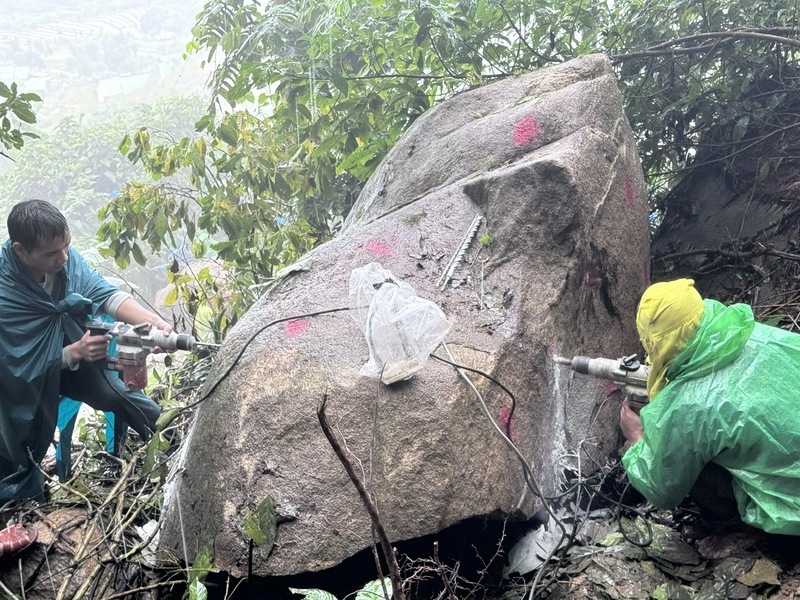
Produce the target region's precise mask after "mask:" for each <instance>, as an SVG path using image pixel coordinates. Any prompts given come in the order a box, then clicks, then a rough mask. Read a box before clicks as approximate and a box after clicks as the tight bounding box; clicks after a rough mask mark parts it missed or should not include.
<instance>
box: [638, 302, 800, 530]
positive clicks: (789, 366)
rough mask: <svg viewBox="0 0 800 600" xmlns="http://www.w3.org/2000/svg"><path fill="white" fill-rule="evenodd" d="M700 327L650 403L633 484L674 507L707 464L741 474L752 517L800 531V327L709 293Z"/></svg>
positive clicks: (743, 503) (740, 501) (736, 486)
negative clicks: (789, 327) (787, 326)
mask: <svg viewBox="0 0 800 600" xmlns="http://www.w3.org/2000/svg"><path fill="white" fill-rule="evenodd" d="M703 302H704V304H705V310H704V313H703V317H702V320H701V321H700V324H699V326H698V327H697V330H696V331H695V332H694V334H693V335H692V337H691V338H690V339H689V341H688V342H687V343H686V346H685V347H684V349H683V350H682V351H681V352H680V354H678V356H677V357H676V358H675V359H674V360H673V361H672V363H671V364H670V366H669V368H668V369H667V373H666V377H667V381H668V383H667V385H666V386H665V387H664V388H663V389H662V390H661V391H660V392H659V393H658V394H656V396H655V397H654V398H653V399H652V400H651V402H650V403H649V404H648V405H647V406H645V407H644V408H642V410H641V418H642V428H643V430H644V437H643V438H642V439H641V440H639V441H638V442H636V443H635V444H634V445H633V446H632V447H631V449H630V450H629V451H628V452H627V453H626V454H625V456H624V457H623V459H622V461H623V464H624V465H625V469H626V470H627V473H628V477H629V478H630V481H631V483H632V484H633V486H634V487H635V488H636V489H637V490H639V491H640V492H641V493H642V494H644V496H645V497H646V498H647V499H648V501H650V502H651V503H652V504H654V505H655V506H657V507H660V508H673V507H675V506H677V505H678V504H680V503H681V501H682V500H683V499H684V498H685V497H686V496H687V495H688V494H689V491H690V490H691V489H692V487H693V485H694V483H695V481H696V480H697V477H698V476H699V475H700V471H702V469H703V467H704V466H705V465H706V464H707V463H709V462H713V463H716V464H718V465H720V466H722V467H724V468H725V469H727V470H728V471H729V472H730V473H731V475H732V476H733V491H734V495H735V497H736V502H737V505H738V508H739V513H740V515H741V517H742V520H743V521H744V522H745V523H748V524H750V525H753V526H755V527H758V528H760V529H763V530H764V531H767V532H770V533H783V534H789V535H800V335H797V334H794V333H790V332H788V331H785V330H783V329H779V328H776V327H769V326H767V325H762V324H760V323H756V322H755V321H754V319H753V312H752V310H751V309H750V307H749V306H747V305H745V304H735V305H733V306H729V307H725V306H723V305H722V304H720V303H719V302H717V301H715V300H708V299H706V300H704V301H703Z"/></svg>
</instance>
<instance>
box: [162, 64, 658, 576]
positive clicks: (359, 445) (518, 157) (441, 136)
mask: <svg viewBox="0 0 800 600" xmlns="http://www.w3.org/2000/svg"><path fill="white" fill-rule="evenodd" d="M477 215H480V216H481V217H482V219H483V220H482V222H481V226H480V229H479V231H478V232H477V234H476V236H475V238H474V240H473V241H472V243H471V244H470V246H469V248H468V250H467V251H466V253H465V255H464V257H463V261H461V262H460V263H459V264H458V266H457V268H455V269H454V270H453V272H452V277H451V278H449V279H448V281H447V284H446V286H445V287H444V289H443V290H442V289H440V288H439V287H437V281H439V280H440V277H441V276H442V274H443V272H444V271H445V268H446V266H447V264H448V262H449V261H450V258H451V257H452V256H453V254H454V253H455V252H456V250H457V249H458V247H459V245H460V244H462V242H463V240H464V238H465V234H466V233H467V230H468V229H469V227H470V224H471V223H472V222H473V220H474V219H475V217H476V216H477ZM648 257H649V242H648V219H647V206H646V202H645V198H644V186H643V177H642V172H641V167H640V164H639V160H638V155H637V152H636V148H635V144H634V140H633V137H632V134H631V131H630V126H629V124H628V122H627V120H626V118H625V115H624V113H623V109H622V103H621V99H620V94H619V90H618V88H617V85H616V81H615V78H614V76H613V74H612V72H611V68H610V63H609V61H608V60H607V58H605V57H603V56H590V57H586V58H582V59H579V60H575V61H572V62H569V63H565V64H562V65H559V66H555V67H552V68H548V69H544V70H541V71H538V72H534V73H531V74H528V75H525V76H523V77H519V78H515V79H509V80H505V81H502V82H499V83H496V84H493V85H489V86H485V87H482V88H479V89H476V90H474V91H470V92H466V93H463V94H461V95H459V96H457V97H455V98H452V99H450V100H448V101H446V102H444V103H442V104H441V105H439V106H437V107H436V108H434V109H432V110H431V111H429V112H428V113H426V114H425V115H423V116H422V117H421V118H420V119H419V120H418V121H417V122H416V123H414V125H413V126H412V127H411V128H410V130H409V131H408V132H407V133H406V135H405V136H404V137H403V138H402V140H401V141H400V142H399V143H398V144H397V146H396V147H395V148H394V149H393V150H392V151H391V152H390V154H389V155H388V156H387V158H386V159H385V161H384V162H383V164H382V165H381V166H380V167H379V169H378V170H377V171H376V173H375V175H374V176H373V178H372V179H371V180H370V182H369V183H368V184H367V186H366V187H365V189H364V191H363V193H362V195H361V197H360V198H359V201H358V202H357V204H356V206H355V207H354V209H353V211H352V214H351V216H350V218H349V220H348V221H347V223H346V224H345V228H344V231H343V233H342V234H341V235H340V236H339V237H338V238H336V239H335V240H333V241H331V242H329V243H327V244H325V245H323V246H320V247H319V248H317V249H316V250H315V251H313V252H311V253H310V254H309V255H308V256H307V257H306V259H305V261H304V264H305V265H306V266H307V269H306V270H298V271H295V272H293V273H291V274H290V275H288V276H287V277H286V278H285V279H283V280H282V281H281V282H280V283H279V284H277V285H276V286H275V287H274V288H273V289H272V290H271V291H270V292H269V294H268V295H266V296H265V297H264V298H262V299H261V300H260V301H259V302H258V303H257V304H256V305H254V306H253V308H252V309H251V310H250V311H249V312H248V314H247V315H246V317H245V318H244V319H243V320H242V321H241V322H240V323H239V324H238V325H237V327H236V328H235V329H234V331H232V332H231V334H230V335H229V337H228V339H227V340H226V343H225V345H224V346H223V348H222V350H221V352H220V354H219V357H218V360H217V364H216V366H215V369H214V371H213V372H212V374H211V375H210V376H209V380H208V382H207V389H212V388H213V393H211V394H210V397H209V398H208V399H207V400H205V401H204V403H203V404H202V405H201V407H200V409H199V411H198V414H197V418H196V421H195V423H194V425H193V429H192V431H191V434H190V438H189V439H188V440H187V442H186V444H185V445H184V452H183V454H182V455H181V456H180V457H179V459H178V460H179V464H178V465H177V467H178V468H176V470H175V473H176V474H175V475H174V476H173V479H172V482H171V487H170V491H169V493H168V497H167V499H166V502H165V511H164V518H163V531H162V536H161V548H162V551H164V552H168V553H172V554H174V555H177V556H178V557H180V558H184V557H186V558H187V559H188V560H189V561H190V562H191V561H192V560H193V558H194V557H195V556H196V555H197V553H198V552H199V551H200V550H201V549H202V548H204V547H205V546H207V545H209V544H212V545H213V550H214V566H215V567H217V568H219V569H222V570H225V571H228V572H230V573H232V574H233V575H236V576H240V575H242V574H245V573H246V572H247V560H248V559H247V556H248V533H247V532H248V531H252V523H253V521H254V517H257V516H259V515H260V516H261V517H263V518H262V521H264V520H269V515H266V516H265V514H266V512H265V511H264V510H259V506H261V507H262V509H263V507H264V506H265V504H262V502H264V500H265V499H266V498H268V497H271V498H272V499H273V500H274V502H275V504H276V507H277V513H278V518H277V523H278V524H277V529H276V530H275V534H274V543H273V540H272V539H266V541H265V540H264V539H261V540H260V544H257V545H255V546H254V551H253V558H252V560H253V565H252V568H253V573H255V574H256V575H285V574H294V573H301V572H305V571H315V570H322V569H325V568H328V567H332V566H335V565H336V564H338V563H339V562H341V561H342V560H343V559H345V558H347V557H349V556H351V555H353V554H355V553H357V552H359V551H360V550H362V549H364V548H367V547H369V546H370V545H371V543H372V538H371V534H370V522H369V519H368V516H367V513H366V511H365V509H364V507H363V505H362V504H361V501H360V499H359V497H358V495H357V493H356V491H355V488H354V486H353V485H352V483H351V482H350V481H349V479H348V477H347V475H346V474H345V471H344V469H343V467H342V465H341V463H340V462H339V460H338V459H337V457H336V455H335V454H334V452H333V450H332V449H331V447H330V445H329V444H328V442H327V440H326V438H325V436H324V435H323V432H322V430H321V428H320V425H319V422H318V419H317V414H316V411H317V407H318V405H319V404H320V402H321V400H322V398H323V395H327V399H328V418H329V420H330V421H331V422H332V423H333V424H334V426H335V428H336V430H337V435H339V436H340V437H341V438H343V439H344V440H346V447H347V450H348V451H349V453H350V456H351V460H352V461H353V462H355V464H356V465H357V468H359V469H361V474H362V477H363V480H364V481H365V482H366V485H367V486H368V488H369V489H370V490H371V492H372V494H373V495H374V498H375V501H376V503H377V506H378V509H379V510H380V514H381V519H382V522H383V524H384V527H385V529H386V530H387V533H388V535H389V536H390V538H391V539H392V541H400V540H406V539H411V538H414V537H418V536H422V535H427V534H430V533H435V532H437V531H440V530H441V529H443V528H445V527H448V526H450V525H452V524H454V523H457V522H459V521H461V520H463V519H465V518H468V517H472V516H478V515H490V516H497V517H503V516H507V515H510V516H512V517H518V518H528V517H530V516H531V515H532V514H533V513H534V512H535V511H536V510H537V509H538V508H540V506H541V503H540V502H539V501H538V499H537V498H536V497H535V495H534V494H533V493H532V492H531V491H530V490H529V489H528V487H527V486H526V484H525V480H524V477H523V471H522V468H521V466H520V462H519V460H518V458H517V456H516V455H515V454H514V453H513V452H512V451H511V450H510V449H509V447H508V446H507V445H506V443H505V442H504V441H503V439H501V437H500V436H499V435H498V433H497V431H496V429H495V427H494V426H493V424H492V422H490V420H489V419H488V418H487V416H486V415H485V414H484V411H483V409H482V408H481V406H480V404H479V401H478V399H477V396H476V393H475V391H474V390H473V389H471V388H470V387H469V386H468V385H467V384H466V383H465V382H464V381H463V380H462V378H461V377H460V376H459V374H458V373H457V372H456V370H455V369H454V368H453V367H452V366H450V365H449V364H446V363H443V362H440V361H437V360H434V359H429V360H428V361H427V362H426V364H425V366H424V368H422V369H421V370H420V371H418V372H417V373H416V374H415V375H414V376H413V377H412V378H411V379H410V380H408V381H403V382H399V383H396V384H393V385H391V386H387V385H384V384H383V383H381V382H380V381H379V380H377V379H371V378H366V377H360V376H359V369H360V368H361V367H362V365H363V364H364V363H365V362H366V361H367V359H368V350H367V344H366V341H365V337H364V334H363V333H362V331H361V329H360V328H359V326H358V325H357V324H356V322H355V321H354V319H353V318H352V316H351V315H350V314H349V312H348V311H346V310H344V311H340V312H330V313H325V314H319V315H316V316H310V315H313V314H314V313H317V312H318V311H326V310H330V309H336V308H339V307H342V308H346V307H347V306H348V283H349V278H350V274H351V272H352V271H353V269H355V268H357V267H361V266H364V265H365V264H368V263H370V262H379V263H380V264H381V265H383V266H384V267H385V268H387V269H389V270H390V271H391V272H392V273H393V275H394V276H395V278H396V279H398V280H401V281H403V282H406V283H408V284H410V285H411V286H412V287H413V288H414V290H415V291H416V293H417V295H419V296H420V297H422V298H426V299H428V300H431V301H433V302H435V303H436V304H437V305H438V306H439V307H441V308H442V310H443V311H444V313H445V315H446V316H447V318H448V320H450V321H451V322H452V324H453V325H452V328H451V329H450V331H449V333H448V334H447V337H446V340H445V342H446V348H443V347H440V348H439V349H438V350H437V351H436V354H437V355H438V356H441V357H443V358H446V359H448V360H453V361H454V362H456V363H459V364H463V365H466V366H468V367H470V368H473V369H478V370H480V371H483V372H486V373H488V374H491V375H492V377H494V378H495V379H497V380H498V381H499V382H501V383H502V384H503V385H504V386H505V387H506V388H508V389H509V390H510V391H511V392H512V393H513V394H514V397H515V406H513V415H512V417H511V420H510V422H509V421H508V417H509V414H510V413H511V412H512V399H511V398H510V397H509V395H507V394H506V393H505V392H504V391H503V390H502V389H501V388H500V387H499V386H497V385H496V384H494V383H492V382H491V381H489V380H488V379H486V378H484V377H482V376H480V375H478V374H476V373H474V372H469V373H468V376H469V378H470V379H471V380H472V381H473V382H474V385H475V388H476V389H477V391H478V392H479V393H480V395H481V396H482V398H483V401H484V402H485V403H486V406H487V410H488V412H489V413H490V415H491V417H492V420H494V421H495V422H496V423H498V424H499V425H500V426H501V427H502V428H504V429H505V428H506V427H507V426H508V428H509V429H510V432H511V437H512V439H513V441H514V442H515V444H516V446H517V448H518V449H519V452H520V453H521V454H522V455H523V456H524V457H525V458H526V460H527V461H528V462H529V463H530V465H531V467H532V469H533V474H534V477H535V480H536V482H537V484H538V485H539V486H540V488H541V489H542V491H543V492H544V493H545V494H551V493H553V492H555V491H556V490H557V489H558V485H559V482H560V478H561V476H562V473H563V471H564V469H565V468H572V469H577V468H578V467H579V465H580V468H581V469H582V470H583V473H584V474H586V473H587V472H588V471H590V470H592V469H593V468H594V466H595V465H596V464H598V463H599V462H602V461H604V460H606V458H607V457H608V455H609V453H610V452H612V451H613V450H614V449H615V448H616V445H617V442H618V434H617V427H618V420H617V414H618V410H619V405H618V404H617V403H616V402H613V401H607V395H608V390H607V386H605V385H604V383H603V382H600V381H597V380H594V379H591V378H588V377H584V376H573V375H572V374H571V373H570V372H568V371H567V370H566V367H556V366H554V364H553V362H552V357H553V355H554V354H566V355H571V354H589V355H593V356H607V357H612V358H616V357H619V356H622V355H624V354H630V353H633V352H636V351H637V350H638V349H639V346H638V342H637V338H636V333H635V324H634V314H635V308H636V304H637V302H638V298H639V296H640V294H641V292H642V291H643V290H644V288H645V286H646V285H647V283H648V273H647V266H648V263H649V260H648ZM245 346H246V348H245V349H244V351H243V354H242V355H241V357H240V358H239V359H238V360H237V361H235V359H236V357H237V355H238V354H239V353H240V352H241V351H242V349H243V348H244V347H245ZM451 357H452V358H451ZM234 361H235V364H234ZM229 369H230V372H228V370H229ZM256 520H258V519H256ZM248 524H249V525H248ZM264 529H265V530H270V529H271V527H270V525H269V524H267V526H265V527H264ZM264 537H265V538H270V537H273V536H272V535H271V534H270V535H267V536H264Z"/></svg>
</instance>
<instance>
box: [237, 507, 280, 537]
mask: <svg viewBox="0 0 800 600" xmlns="http://www.w3.org/2000/svg"><path fill="white" fill-rule="evenodd" d="M275 518H276V514H275V501H274V500H273V499H272V496H267V497H266V498H264V499H263V500H262V501H261V502H260V503H259V505H258V507H257V508H256V510H255V511H254V512H250V509H246V510H245V515H244V523H243V525H242V529H243V530H244V533H245V535H246V536H247V537H248V538H249V539H251V540H253V543H254V544H255V545H256V546H262V545H265V546H272V544H273V543H274V542H275V532H276V527H277V524H276V521H275Z"/></svg>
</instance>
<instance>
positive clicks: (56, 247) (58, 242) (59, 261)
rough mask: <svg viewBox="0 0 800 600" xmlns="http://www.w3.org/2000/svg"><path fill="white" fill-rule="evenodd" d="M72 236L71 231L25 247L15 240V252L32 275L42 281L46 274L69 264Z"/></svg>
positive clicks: (55, 271)
mask: <svg viewBox="0 0 800 600" xmlns="http://www.w3.org/2000/svg"><path fill="white" fill-rule="evenodd" d="M71 241H72V236H71V235H70V233H69V231H67V232H65V233H64V235H63V237H60V238H56V239H54V240H51V241H49V242H47V243H44V244H38V245H37V246H36V247H35V248H32V249H28V248H25V246H23V245H22V244H20V243H19V242H14V252H16V253H17V258H18V259H19V261H20V262H21V263H22V266H23V267H25V270H26V271H28V273H29V274H30V276H31V277H33V278H34V279H35V280H36V281H38V282H39V283H41V282H42V281H44V276H45V274H46V273H47V274H50V275H55V274H56V273H58V272H59V271H60V270H61V269H63V268H64V265H65V264H67V258H68V256H69V244H70V242H71Z"/></svg>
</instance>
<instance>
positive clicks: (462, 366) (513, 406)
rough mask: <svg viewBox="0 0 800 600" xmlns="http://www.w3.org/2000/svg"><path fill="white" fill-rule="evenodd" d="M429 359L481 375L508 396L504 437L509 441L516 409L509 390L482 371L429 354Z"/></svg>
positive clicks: (515, 402)
mask: <svg viewBox="0 0 800 600" xmlns="http://www.w3.org/2000/svg"><path fill="white" fill-rule="evenodd" d="M431 358H435V359H436V360H439V361H442V362H443V363H447V364H448V365H451V366H453V367H456V368H457V369H463V370H465V371H471V372H473V373H477V374H478V375H481V376H482V377H485V378H486V379H488V380H489V381H491V382H492V383H494V384H495V385H497V386H498V387H499V388H500V389H501V390H503V391H504V392H505V393H506V394H508V396H509V398H511V412H509V413H508V420H507V421H506V437H507V438H508V439H509V440H510V439H511V417H513V416H514V411H515V410H516V408H517V399H516V398H515V397H514V394H512V393H511V390H509V389H508V388H507V387H506V386H504V385H503V384H502V383H500V382H499V381H498V380H497V379H495V378H494V377H492V376H491V375H489V374H488V373H486V372H484V371H481V370H479V369H473V368H472V367H467V366H464V365H460V364H458V363H455V362H453V361H450V360H447V359H446V358H442V357H441V356H436V355H435V354H431Z"/></svg>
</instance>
